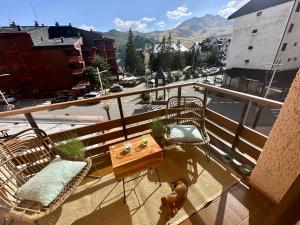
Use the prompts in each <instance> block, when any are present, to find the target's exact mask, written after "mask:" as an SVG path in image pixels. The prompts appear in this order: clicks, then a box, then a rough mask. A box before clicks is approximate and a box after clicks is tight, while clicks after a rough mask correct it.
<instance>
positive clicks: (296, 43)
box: [276, 0, 300, 70]
mask: <svg viewBox="0 0 300 225" xmlns="http://www.w3.org/2000/svg"><path fill="white" fill-rule="evenodd" d="M299 2H300V0H297V1H295V4H294V8H293V10H292V11H293V12H292V15H291V18H290V21H289V24H288V26H287V31H286V32H285V34H284V38H283V41H282V43H281V46H280V51H279V54H278V57H277V58H276V60H277V59H281V64H282V66H280V67H279V69H281V70H290V69H297V68H299V67H300V12H296V8H297V5H298V3H299ZM291 24H294V27H293V29H292V31H291V32H288V31H289V27H290V25H291ZM284 43H287V47H286V50H285V51H281V48H282V45H283V44H284Z"/></svg>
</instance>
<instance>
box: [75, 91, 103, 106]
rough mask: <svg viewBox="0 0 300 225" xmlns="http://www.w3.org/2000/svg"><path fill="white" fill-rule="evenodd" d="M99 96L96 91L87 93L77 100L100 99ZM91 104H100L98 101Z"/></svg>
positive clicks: (99, 93)
mask: <svg viewBox="0 0 300 225" xmlns="http://www.w3.org/2000/svg"><path fill="white" fill-rule="evenodd" d="M100 96H101V92H97V91H92V92H89V93H87V94H85V95H84V96H82V97H79V98H78V100H83V99H89V98H96V97H100ZM91 103H92V104H93V103H95V104H96V103H100V100H95V101H94V102H91Z"/></svg>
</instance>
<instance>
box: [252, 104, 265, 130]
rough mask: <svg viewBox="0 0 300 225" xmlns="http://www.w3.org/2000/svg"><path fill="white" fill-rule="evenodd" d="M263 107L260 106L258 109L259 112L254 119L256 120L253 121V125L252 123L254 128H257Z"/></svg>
mask: <svg viewBox="0 0 300 225" xmlns="http://www.w3.org/2000/svg"><path fill="white" fill-rule="evenodd" d="M262 109H263V107H262V106H259V108H258V110H257V113H256V116H255V119H254V122H253V125H252V128H253V129H255V128H256V126H257V124H258V121H259V118H260V115H261V112H262Z"/></svg>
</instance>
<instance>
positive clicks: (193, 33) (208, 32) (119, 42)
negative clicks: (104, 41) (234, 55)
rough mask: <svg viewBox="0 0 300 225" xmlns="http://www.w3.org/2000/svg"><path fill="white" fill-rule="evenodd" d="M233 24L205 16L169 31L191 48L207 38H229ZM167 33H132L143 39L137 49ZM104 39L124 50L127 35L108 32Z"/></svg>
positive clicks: (218, 17)
mask: <svg viewBox="0 0 300 225" xmlns="http://www.w3.org/2000/svg"><path fill="white" fill-rule="evenodd" d="M232 28H233V22H232V21H230V20H227V19H225V18H223V17H221V16H218V15H210V14H208V15H205V16H203V17H193V18H191V19H188V20H186V21H184V22H182V23H181V24H179V25H178V26H177V27H176V28H174V29H172V30H170V31H171V33H172V35H173V37H174V39H175V40H180V41H181V42H182V44H183V45H185V46H186V47H188V48H189V47H191V45H192V43H193V42H195V41H201V40H203V39H204V38H207V37H212V36H214V37H229V36H231V33H232ZM168 32H169V31H154V32H149V33H140V32H134V34H135V35H137V36H140V37H143V38H140V39H139V43H140V44H139V47H138V46H137V47H138V48H140V46H143V45H144V44H146V43H148V44H149V43H154V42H157V41H160V40H161V39H162V37H163V36H168ZM103 35H104V37H108V38H113V39H115V41H116V47H117V48H118V49H120V48H124V46H125V45H126V42H127V38H128V33H127V32H121V31H117V30H110V31H108V32H105V33H103Z"/></svg>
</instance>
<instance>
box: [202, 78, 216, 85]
mask: <svg viewBox="0 0 300 225" xmlns="http://www.w3.org/2000/svg"><path fill="white" fill-rule="evenodd" d="M202 83H203V84H209V85H213V86H214V85H215V83H214V82H213V81H211V80H207V79H205V80H203V81H202Z"/></svg>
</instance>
